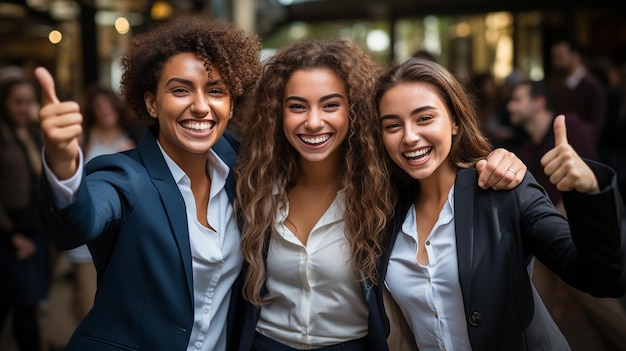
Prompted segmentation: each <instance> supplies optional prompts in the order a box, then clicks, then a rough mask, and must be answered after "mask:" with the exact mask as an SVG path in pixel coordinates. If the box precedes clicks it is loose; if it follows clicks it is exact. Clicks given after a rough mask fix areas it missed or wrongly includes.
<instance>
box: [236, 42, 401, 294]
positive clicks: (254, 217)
mask: <svg viewBox="0 0 626 351" xmlns="http://www.w3.org/2000/svg"><path fill="white" fill-rule="evenodd" d="M311 68H326V69H330V70H331V71H332V72H334V73H335V74H336V75H337V76H338V77H339V78H340V79H341V80H342V81H343V82H344V84H345V89H346V93H347V95H348V100H349V106H348V118H349V130H348V134H347V136H346V139H345V140H344V141H343V145H342V148H341V150H342V151H343V152H344V154H345V155H344V157H340V159H341V160H342V164H340V165H338V166H339V167H340V168H341V171H342V172H341V174H342V175H343V179H342V180H341V187H342V189H343V190H344V192H345V197H344V198H345V213H344V216H343V217H344V220H345V227H346V237H347V239H348V241H349V243H350V247H351V250H352V266H353V268H354V270H355V276H356V277H357V279H361V280H363V279H369V280H371V281H373V282H376V260H377V258H378V256H379V254H380V253H381V248H382V244H381V240H380V239H381V236H382V230H383V228H384V226H385V223H386V219H387V217H388V216H389V215H390V213H391V205H390V204H391V201H390V197H389V194H390V190H389V189H388V181H387V180H388V178H387V176H388V171H387V168H386V167H385V162H384V159H383V156H382V154H381V152H380V151H381V150H382V146H381V145H382V141H381V138H380V131H379V130H380V126H379V123H378V117H377V114H376V109H375V103H374V100H373V96H374V92H375V84H376V78H377V76H378V74H379V73H380V70H381V67H380V66H379V65H378V64H377V63H375V62H374V61H373V59H372V58H371V57H370V56H369V55H367V54H366V53H365V52H364V51H362V49H361V48H360V47H359V46H358V45H357V44H355V43H354V42H352V41H349V40H340V39H336V40H332V39H306V40H303V41H300V42H295V43H291V44H289V45H287V46H285V47H283V48H282V49H281V50H279V52H278V53H276V55H275V56H272V57H270V58H269V59H267V61H266V62H265V64H264V67H263V72H262V74H261V77H260V78H259V80H258V82H257V85H256V89H255V94H254V99H253V104H252V106H253V107H254V108H255V109H254V110H253V111H251V113H250V114H248V115H247V119H246V120H245V123H244V124H245V126H246V129H245V130H244V131H243V145H242V149H241V152H240V156H239V162H238V165H237V167H236V168H235V172H236V176H237V211H238V212H239V215H240V216H241V217H242V218H243V220H244V223H245V224H244V227H243V228H242V231H243V233H242V240H241V248H242V252H243V256H244V259H245V260H246V262H247V263H248V264H249V269H248V271H247V277H246V282H245V284H244V296H245V297H246V298H247V299H248V300H250V301H251V302H252V303H254V304H255V305H263V304H265V303H267V301H265V300H264V299H263V298H262V297H261V291H262V288H263V285H264V283H265V279H266V270H265V262H264V257H265V255H264V253H265V251H264V250H266V248H267V245H269V240H270V236H271V234H272V231H273V228H274V225H275V219H276V213H277V210H278V206H280V204H285V203H286V202H287V193H288V192H289V190H290V189H291V188H292V187H293V186H294V184H295V181H296V176H297V173H298V163H297V161H298V157H299V155H298V153H297V151H296V150H295V149H294V148H293V146H291V145H290V144H289V142H288V140H287V138H286V137H285V134H284V131H283V103H284V102H283V96H284V94H285V86H286V84H287V82H288V80H289V78H290V77H291V76H292V74H293V73H294V72H295V71H298V70H303V69H311ZM344 160H345V163H344ZM275 188H277V189H278V196H275V192H274V189H275Z"/></svg>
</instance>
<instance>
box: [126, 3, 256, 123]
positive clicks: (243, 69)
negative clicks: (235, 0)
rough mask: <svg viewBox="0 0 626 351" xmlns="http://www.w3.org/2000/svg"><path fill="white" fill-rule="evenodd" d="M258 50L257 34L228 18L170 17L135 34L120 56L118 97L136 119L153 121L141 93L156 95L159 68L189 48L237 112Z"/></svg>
mask: <svg viewBox="0 0 626 351" xmlns="http://www.w3.org/2000/svg"><path fill="white" fill-rule="evenodd" d="M260 49H261V41H260V39H259V37H258V36H257V35H256V34H252V33H247V32H245V31H243V30H241V29H238V28H236V27H235V26H234V24H232V23H230V22H226V21H221V20H212V21H208V20H206V19H204V18H201V17H198V16H193V15H182V16H179V17H175V18H173V19H171V20H168V21H165V22H163V23H160V24H159V25H158V26H156V27H155V28H154V29H152V30H151V31H148V32H146V33H142V34H140V35H138V36H137V37H135V38H134V40H133V41H132V43H131V45H130V47H129V49H128V50H127V51H126V53H125V54H124V55H123V56H122V58H121V66H122V70H123V74H122V80H121V83H120V84H121V92H122V96H123V97H124V99H125V101H126V103H127V104H128V106H129V107H130V108H131V109H132V110H133V111H134V112H135V114H136V116H137V118H139V119H140V120H141V121H143V122H145V123H146V124H153V123H155V122H154V119H153V118H151V117H150V115H149V113H148V111H147V110H146V106H145V102H144V94H145V93H146V92H152V93H156V88H157V83H158V81H159V77H160V75H161V73H162V70H163V66H164V65H165V63H166V62H167V61H168V60H169V59H170V58H171V57H172V56H175V55H177V54H180V53H185V52H191V53H196V54H197V55H198V56H199V57H200V58H201V59H203V60H204V61H205V66H206V69H207V74H208V75H209V76H210V75H211V69H210V65H209V63H211V64H213V65H214V66H215V67H216V68H217V69H218V70H219V72H220V74H221V76H222V78H223V79H224V82H225V84H226V86H227V87H228V89H229V91H230V94H231V97H232V99H233V101H234V102H235V108H234V111H235V112H238V111H239V108H237V106H239V105H240V103H241V102H242V100H243V99H242V98H243V97H244V96H245V94H246V93H247V91H249V89H250V87H251V86H252V85H253V84H254V82H255V81H256V79H257V78H258V75H259V73H260V69H261V65H260V62H259V52H260ZM234 119H236V118H233V120H234Z"/></svg>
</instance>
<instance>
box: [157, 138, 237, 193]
mask: <svg viewBox="0 0 626 351" xmlns="http://www.w3.org/2000/svg"><path fill="white" fill-rule="evenodd" d="M157 145H159V149H160V150H161V154H163V158H164V159H165V163H166V164H167V167H168V168H169V169H170V173H172V177H173V178H174V181H175V182H176V184H178V185H181V184H187V185H189V184H190V180H189V177H188V176H187V174H186V173H185V171H183V169H182V168H180V167H179V166H178V165H177V164H176V162H174V160H172V158H171V157H170V156H169V155H168V154H167V153H166V152H165V150H163V147H161V143H159V141H158V140H157ZM207 160H208V162H207V170H208V171H209V174H210V176H211V188H213V187H214V186H216V185H219V187H220V188H221V187H223V186H224V185H225V184H226V177H228V172H230V170H229V168H228V165H226V163H224V161H222V159H221V158H220V157H219V156H218V155H217V154H216V153H215V151H213V149H209V152H208V155H207ZM211 193H213V189H211Z"/></svg>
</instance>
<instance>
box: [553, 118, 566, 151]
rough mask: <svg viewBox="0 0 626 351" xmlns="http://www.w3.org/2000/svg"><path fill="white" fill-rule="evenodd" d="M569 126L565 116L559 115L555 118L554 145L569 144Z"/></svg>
mask: <svg viewBox="0 0 626 351" xmlns="http://www.w3.org/2000/svg"><path fill="white" fill-rule="evenodd" d="M567 143H568V142H567V127H566V126H565V116H564V115H558V116H556V118H555V119H554V146H559V145H567Z"/></svg>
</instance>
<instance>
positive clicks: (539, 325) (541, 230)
mask: <svg viewBox="0 0 626 351" xmlns="http://www.w3.org/2000/svg"><path fill="white" fill-rule="evenodd" d="M588 163H589V165H590V166H591V167H592V169H593V171H594V173H595V174H596V176H597V178H598V181H599V184H600V187H601V189H602V190H601V192H600V193H599V194H594V195H585V194H580V193H576V192H564V193H563V199H564V204H565V207H566V210H567V213H568V218H569V224H568V222H567V220H566V219H565V218H564V217H563V216H561V215H560V214H559V212H558V211H557V210H556V209H555V208H554V206H553V205H552V203H551V202H550V200H549V198H548V196H547V195H546V193H545V191H544V189H543V188H542V187H541V186H540V185H539V184H538V183H537V182H536V181H535V179H534V177H533V176H532V175H531V174H530V173H527V174H526V176H525V177H524V180H523V181H522V183H521V184H520V185H519V186H518V187H516V188H515V189H513V190H510V191H494V190H491V189H488V190H483V189H481V188H479V187H478V186H477V173H476V170H475V169H461V170H459V171H458V172H457V178H456V183H455V191H454V215H455V216H454V217H455V230H456V243H457V256H458V265H459V267H458V268H459V281H460V284H461V291H462V295H463V303H464V307H465V317H466V321H467V328H468V334H469V339H470V343H471V345H472V348H473V349H474V350H529V351H530V350H532V351H536V350H568V349H569V346H568V345H567V341H566V340H565V338H564V337H563V335H562V334H561V332H560V331H559V329H558V327H557V326H556V324H555V323H554V321H553V320H552V318H551V317H550V314H549V313H548V311H547V310H546V308H545V307H544V305H543V303H542V302H541V299H540V298H539V296H538V294H537V292H536V291H535V289H534V287H533V285H532V283H531V278H530V276H529V273H528V268H529V267H528V265H529V263H530V262H531V259H532V258H533V257H536V258H538V259H539V260H540V261H541V262H542V263H544V264H545V265H546V266H547V267H549V268H550V269H551V270H552V271H553V272H555V273H556V274H558V275H559V276H560V277H561V278H562V279H563V280H564V281H565V282H567V283H568V284H570V285H571V286H573V287H575V288H577V289H579V290H582V291H585V292H588V293H590V294H592V295H594V296H598V297H621V296H623V295H624V292H625V286H626V275H625V272H624V252H626V250H624V245H625V243H626V235H625V234H624V233H620V231H621V230H622V224H621V223H620V222H621V220H622V219H623V218H624V217H623V213H624V212H623V211H624V207H623V202H622V200H621V198H620V197H619V194H618V192H617V186H616V180H615V179H616V177H615V174H614V173H613V171H612V170H611V169H609V168H608V167H605V166H603V165H600V164H597V163H593V162H588ZM418 188H419V185H418V184H416V182H415V183H411V184H407V186H406V188H404V187H403V189H401V190H402V191H400V196H401V199H400V202H399V204H398V206H397V208H396V212H395V216H394V217H393V218H392V219H391V220H390V221H389V224H388V230H387V233H386V235H387V238H386V246H385V248H386V249H385V252H384V254H383V256H382V258H381V262H380V267H379V272H380V274H381V275H380V282H381V283H380V284H379V285H378V287H377V289H378V292H379V293H378V296H377V297H378V298H380V297H382V289H383V288H384V280H385V276H386V273H387V264H388V262H389V257H390V254H391V248H392V247H393V244H394V242H395V239H396V237H397V234H398V232H399V231H400V230H401V226H402V223H403V222H404V219H405V217H406V214H407V212H408V210H409V208H410V206H411V204H412V203H413V202H414V200H415V196H416V192H417V190H418ZM381 316H382V318H384V319H386V316H385V314H384V313H382V314H381ZM386 323H387V322H386V321H382V322H381V323H380V324H382V325H386Z"/></svg>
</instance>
